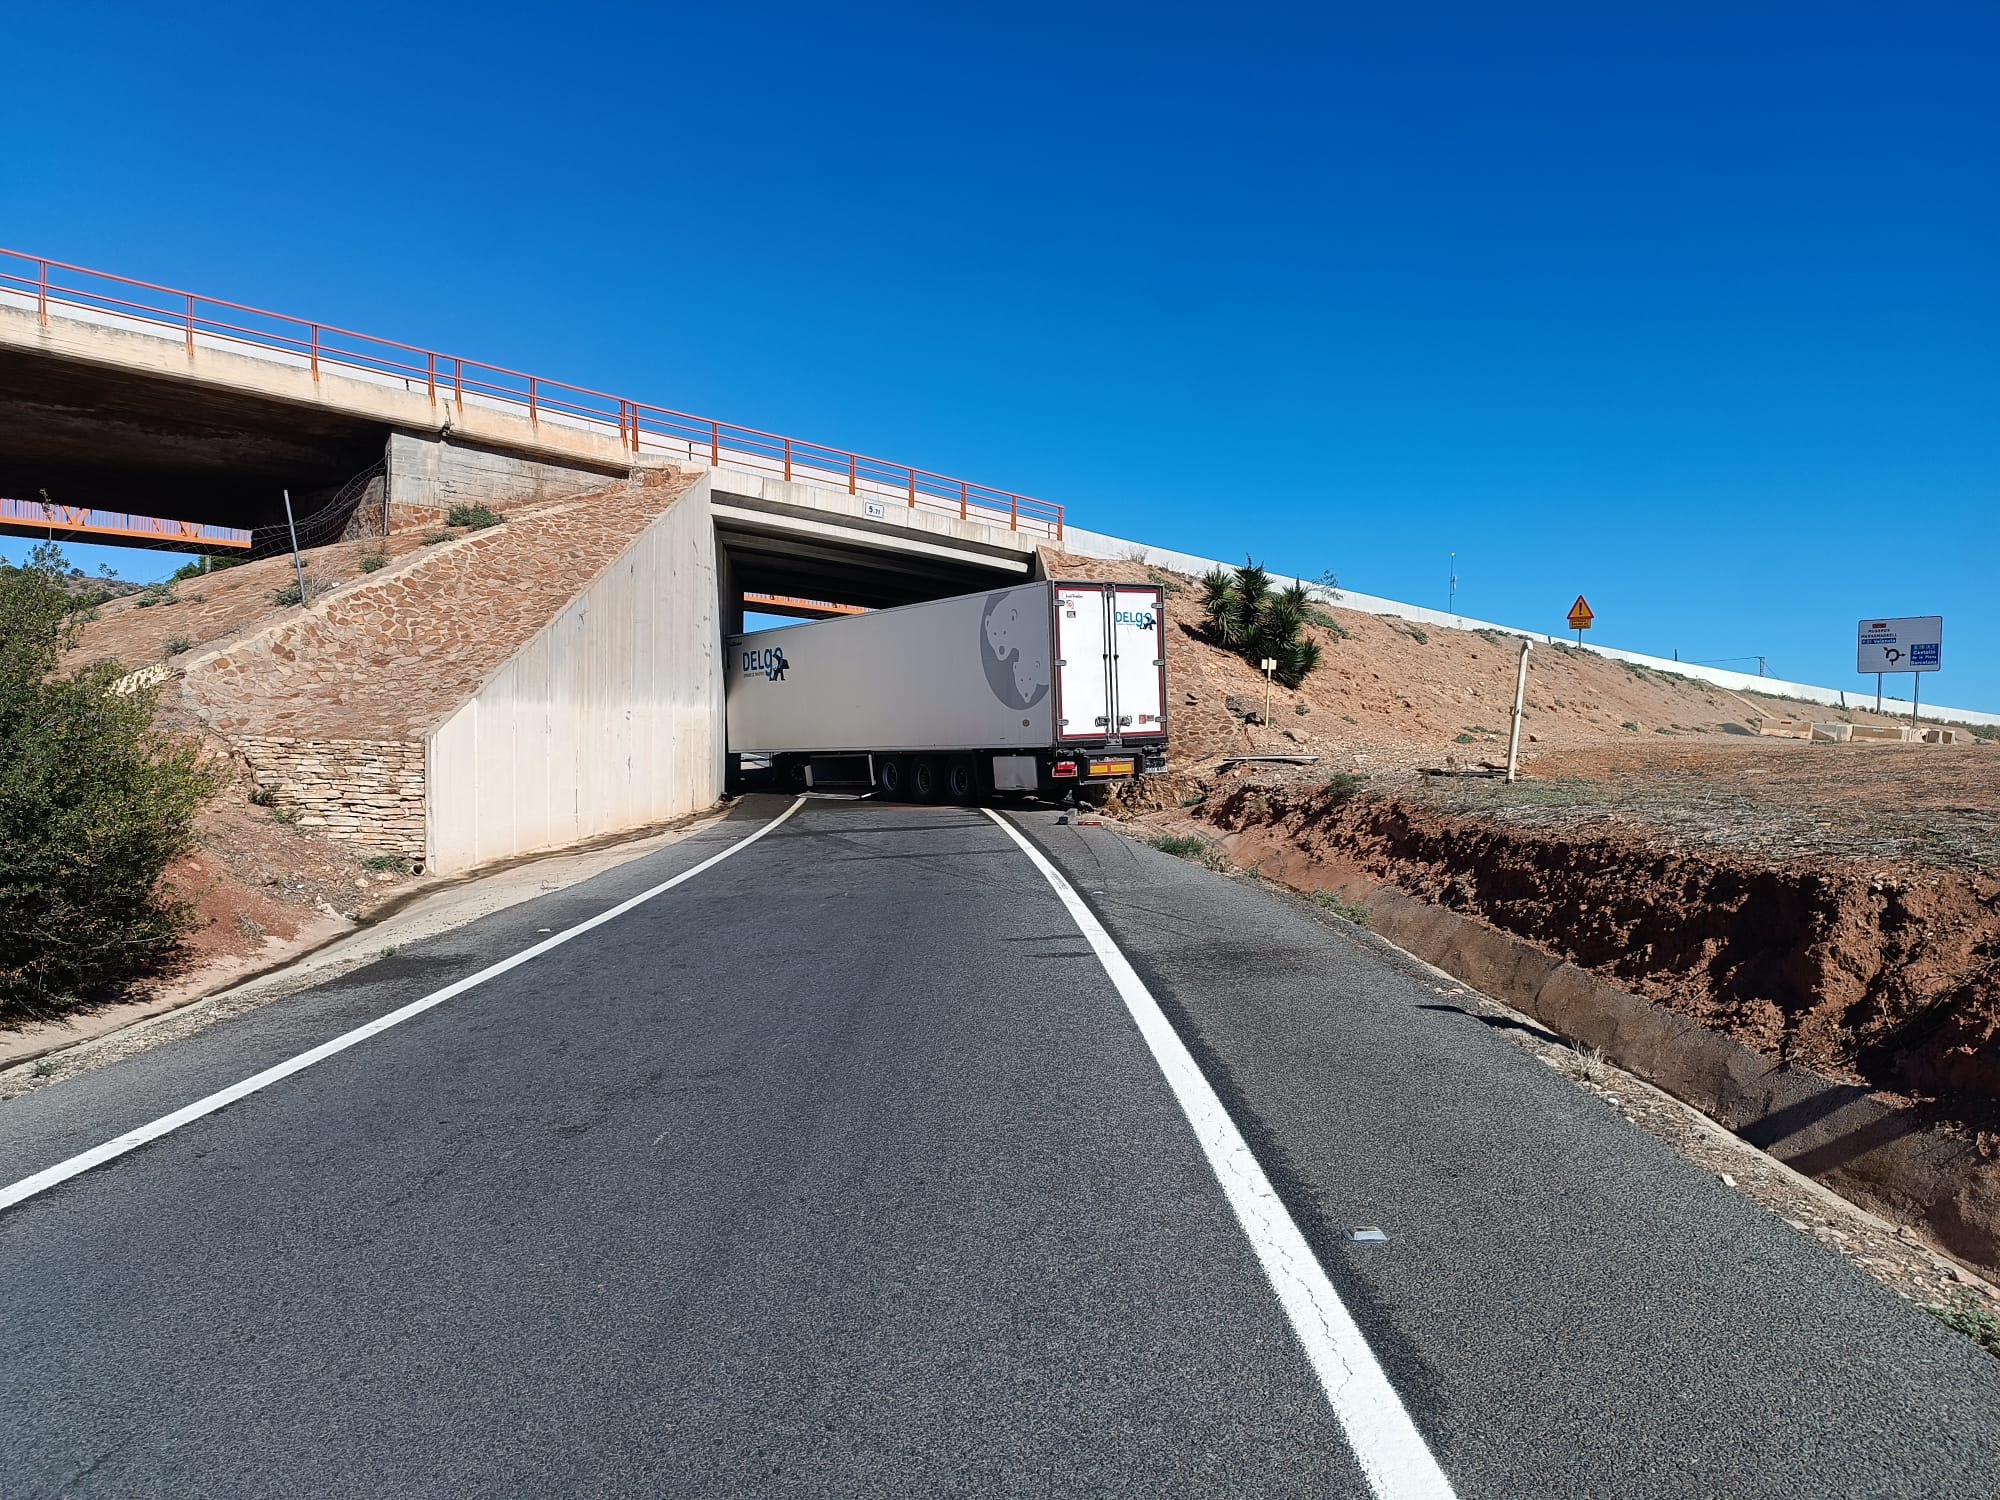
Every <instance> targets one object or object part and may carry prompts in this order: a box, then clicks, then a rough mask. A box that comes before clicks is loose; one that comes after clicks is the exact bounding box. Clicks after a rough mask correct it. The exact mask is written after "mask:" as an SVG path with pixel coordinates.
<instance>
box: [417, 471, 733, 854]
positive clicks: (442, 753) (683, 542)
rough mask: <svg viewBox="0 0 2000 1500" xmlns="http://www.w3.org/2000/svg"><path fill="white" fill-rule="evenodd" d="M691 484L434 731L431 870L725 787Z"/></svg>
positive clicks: (699, 511) (710, 559) (694, 803)
mask: <svg viewBox="0 0 2000 1500" xmlns="http://www.w3.org/2000/svg"><path fill="white" fill-rule="evenodd" d="M718 603H719V601H718V595H717V567H716V545H715V524H714V520H713V517H712V516H711V514H710V505H709V483H708V479H707V477H706V476H704V477H703V478H702V479H700V480H699V481H697V482H696V483H695V485H694V486H693V487H692V488H690V489H689V490H688V492H687V493H686V494H684V495H682V496H681V497H680V499H679V500H678V501H677V502H675V504H674V507H673V509H671V510H669V511H668V512H667V513H666V514H665V515H663V516H661V517H660V519H659V520H657V521H655V522H654V523H653V524H652V525H651V526H650V527H648V528H647V529H646V531H645V532H644V533H642V534H641V535H640V536H639V537H638V538H637V539H636V540H635V541H634V542H633V543H632V545H631V546H630V547H628V548H627V549H626V550H625V551H624V553H622V554H621V555H620V556H619V558H618V560H617V561H616V562H614V563H612V564H611V566H610V567H608V568H607V569H605V570H604V572H602V573H600V574H599V575H598V576H597V578H596V579H594V580H593V581H592V582H591V583H590V584H589V585H588V586H587V587H586V588H585V589H584V590H583V591H582V592H581V593H579V594H578V595H577V597H576V598H575V599H573V600H572V601H571V602H570V603H569V605H568V606H567V607H565V608H564V610H563V612H562V614H561V615H559V616H558V617H557V618H556V619H555V620H554V621H553V622H551V623H550V624H549V625H548V626H547V627H546V628H545V629H544V630H543V631H542V632H541V633H540V634H539V635H537V636H536V637H535V638H534V639H533V640H532V641H530V642H529V643H528V644H527V645H526V646H524V647H523V648H522V649H521V651H520V652H519V653H518V654H517V655H516V656H515V657H514V658H513V659H512V660H511V661H509V662H508V663H507V664H506V665H505V666H503V667H502V668H501V669H500V670H499V671H498V672H497V673H496V674H495V675H494V676H493V678H492V679H491V680H490V681H488V682H487V684H486V685H485V686H484V687H483V688H481V689H480V690H479V692H478V693H477V694H475V695H474V696H473V698H472V699H471V700H470V701H469V702H467V703H466V704H465V705H464V706H463V707H461V708H460V709H458V710H457V711H456V712H455V713H453V714H452V716H451V717H450V718H449V719H447V720H446V721H445V722H444V723H443V724H442V725H440V726H439V727H438V728H437V729H436V730H435V731H433V733H432V734H431V736H430V740H429V745H428V756H427V771H428V776H427V780H428V783H429V791H430V831H429V857H428V858H429V868H430V869H431V870H432V871H433V872H436V873H440V874H450V873H452V872H453V871H458V870H465V869H469V868H471V867H472V866H474V865H481V864H486V863H489V862H490V861H493V860H497V859H506V858H509V857H511V856H513V855H516V854H526V853H530V852H532V851H534V850H538V849H554V848H560V847H562V846H563V845H566V844H574V843H577V842H580V841H582V840H584V839H590V838H595V837H598V836H600V835H603V834H609V833H618V832H622V831H624V830H627V829H633V828H641V827H644V826H646V825H647V824H650V823H658V822H662V821H664V820H666V819H668V818H674V817H679V816H681V815H683V814H685V813H689V812H694V811H697V810H699V809H700V808H703V807H706V806H708V805H709V804H710V803H712V802H714V801H715V800H716V799H717V798H718V797H719V796H721V795H722V784H723V783H722V770H723V716H722V638H721V630H720V622H719V621H718V619H717V608H718Z"/></svg>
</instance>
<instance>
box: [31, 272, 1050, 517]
mask: <svg viewBox="0 0 2000 1500" xmlns="http://www.w3.org/2000/svg"><path fill="white" fill-rule="evenodd" d="M0 299H4V300H7V301H12V302H16V303H21V302H32V303H33V304H34V306H35V309H36V312H37V314H38V315H39V316H40V318H41V320H42V321H43V322H44V323H46V322H47V321H48V319H49V316H50V313H51V309H55V310H57V311H59V312H60V313H61V314H62V315H65V316H71V317H75V316H82V317H85V318H93V317H94V318H97V319H102V320H105V321H110V322H113V323H116V322H127V321H138V322H140V323H144V324H147V325H149V326H150V327H152V328H154V329H157V330H159V331H161V332H163V333H165V334H167V335H168V336H172V335H174V334H178V335H179V336H180V337H181V338H182V339H183V341H184V342H185V343H186V346H187V351H188V353H189V355H192V354H193V353H194V352H195V350H196V349H197V348H200V347H211V348H213V347H228V346H232V345H234V346H241V347H244V348H250V349H255V350H257V351H258V352H259V354H260V355H261V356H262V357H265V358H271V357H276V358H278V359H280V360H282V361H284V362H286V363H288V364H292V365H294V366H297V367H300V368H304V369H308V370H310V371H311V373H312V377H313V378H314V379H315V380H317V379H319V377H320V373H321V371H322V370H323V369H325V368H327V367H333V368H336V369H337V370H338V371H339V373H341V374H343V375H348V376H353V375H356V374H359V375H360V376H361V377H362V378H365V379H369V380H372V381H375V382H378V383H383V382H387V383H395V384H400V385H401V386H402V387H403V388H404V389H405V390H408V391H419V390H420V391H423V392H424V393H425V394H426V395H427V396H428V397H429V399H430V401H431V402H432V403H433V404H436V403H438V402H441V401H450V402H454V403H456V404H458V405H459V406H461V407H463V406H464V404H465V403H466V402H468V401H470V402H472V403H474V404H475V405H484V406H490V407H502V408H507V409H513V410H516V411H522V412H525V414H526V415H527V417H528V420H529V421H530V422H536V423H538V422H541V421H544V420H546V421H550V422H557V423H562V424H565V425H575V426H582V427H585V428H587V429H591V430H601V431H603V432H605V433H606V434H607V435H609V434H611V433H613V432H615V433H616V434H617V438H618V441H619V443H620V444H621V446H623V447H624V448H625V449H626V450H627V451H628V452H630V453H631V454H633V455H634V456H635V457H637V456H639V455H641V454H643V453H646V452H649V451H650V452H656V453H666V454H672V455H677V456H685V457H687V458H689V459H692V460H694V461H697V462H701V461H706V462H708V463H710V464H713V465H718V466H719V465H722V464H724V463H727V464H729V465H730V466H732V467H739V468H748V469H753V470H756V471H759V472H763V473H769V474H773V475H777V476H780V477H782V478H784V479H787V480H799V481H804V482H809V483H813V484H821V485H828V486H833V487H840V486H843V485H844V486H845V487H846V490H847V493H848V494H850V495H855V496H866V497H868V498H869V499H871V500H877V501H880V502H881V503H882V504H883V505H885V506H887V505H889V504H891V503H895V504H900V505H903V506H906V507H908V508H911V509H924V510H932V511H941V512H945V513H948V514H956V515H957V516H958V517H959V518H960V519H962V520H974V521H981V522H984V523H986V524H988V525H995V526H997V525H1005V526H1007V527H1008V528H1009V529H1010V530H1014V531H1030V532H1034V533H1036V534H1038V535H1045V536H1049V537H1053V538H1055V539H1057V540H1060V539H1061V538H1062V534H1063V507H1062V506H1060V505H1057V504H1055V503H1054V502H1052V501H1047V500H1038V499H1035V498H1034V497H1033V496H1029V495H1021V494H1017V493H1015V492H1013V491H1010V490H1002V489H997V488H995V487H993V486H991V485H984V484H974V483H973V482H971V481H970V480H966V479H957V478H953V477H951V476H950V475H945V474H937V473H933V472H931V471H929V470H927V469H919V468H914V467H912V466H911V465H908V464H898V463H894V462H891V461H890V460H888V459H882V458H873V457H870V456H868V455H867V454H862V453H853V452H850V451H848V450H847V449H844V448H832V447H828V446H826V445H825V444H821V443H812V442H807V441H805V440H804V439H801V438H792V437H786V436H784V435H783V434H781V433H774V432H765V431H763V430H761V429H759V428H755V427H743V426H739V425H738V424H736V423H733V422H723V421H718V420H716V419H715V418H712V417H700V416H695V415H693V414H691V413H688V412H679V411H674V410H671V409H670V408H667V407H662V406H653V405H650V404H648V403H646V402H642V401H633V400H630V399H628V398H625V397H622V396H614V395H611V394H609V393H608V392H605V391H597V390H592V389H590V388H589V387H588V386H580V385H572V384H570V383H569V382H567V381H561V380H549V379H546V378H545V377H542V376H538V375H531V374H528V373H527V372H526V371H523V370H513V369H509V368H507V367H506V366H504V365H494V364H487V363H485V362H483V361H479V360H470V359H465V358H463V357H461V356H459V355H452V354H442V353H439V352H438V351H436V350H431V349H424V348H420V347H418V346H417V345H415V344H405V343H401V342H399V341H397V340H395V339H385V338H379V337H377V336H375V335H373V334H365V333H357V332H355V331H354V330H352V329H348V328H340V327H337V326H335V325H333V324H330V323H318V322H313V321H310V320H308V319H304V318H295V317H292V316H290V315H288V314H285V313H274V312H269V311H266V310H265V309H263V308H257V307H250V306H247V305H246V304H243V303H240V302H225V301H222V300H220V299H219V298H215V297H203V296H199V295H197V294H196V293H194V292H187V291H182V290H179V289H178V288H175V287H166V286H160V285H158V284H156V283H154V282H149V281H135V280H133V279H132V278H131V277H129V276H115V275H112V274H111V273H109V272H106V271H93V270H90V269H89V268H88V267H85V266H75V265H69V264H67V263H65V262H63V261H56V260H48V259H46V258H44V257H41V256H32V255H24V254H22V253H20V252H19V251H15V250H4V249H0ZM1003 518H1004V520H1003Z"/></svg>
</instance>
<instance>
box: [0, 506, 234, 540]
mask: <svg viewBox="0 0 2000 1500" xmlns="http://www.w3.org/2000/svg"><path fill="white" fill-rule="evenodd" d="M0 531H5V532H8V533H10V534H12V535H15V536H50V535H56V534H60V535H61V536H63V537H65V538H79V539H83V540H88V539H89V538H91V537H103V538H105V539H106V540H108V541H113V542H118V541H147V542H154V543H162V544H166V545H169V546H171V545H173V544H174V543H177V542H179V543H184V544H187V545H190V546H197V547H233V548H239V549H241V550H242V551H244V552H248V551H249V550H250V533H249V532H247V531H244V530H241V529H239V528H237V527H234V526H205V525H202V524H201V523H200V522H197V521H165V520H161V519H160V518H159V517H158V516H134V515H127V514H126V513H125V512H123V511H114V510H92V509H91V508H90V507H89V506H87V505H50V504H48V503H47V502H45V501H41V500H8V499H4V498H0Z"/></svg>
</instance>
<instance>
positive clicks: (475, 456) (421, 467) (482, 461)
mask: <svg viewBox="0 0 2000 1500" xmlns="http://www.w3.org/2000/svg"><path fill="white" fill-rule="evenodd" d="M388 469H389V504H390V506H391V507H392V510H400V508H401V507H404V506H418V507H422V508H424V509H425V510H428V511H440V512H441V511H444V510H447V509H449V508H450V507H451V506H454V505H495V506H500V505H515V504H519V503H521V502H524V501H539V500H567V499H569V498H570V497H571V496H574V495H587V494H591V493H593V492H594V491H597V490H601V489H603V488H604V486H605V485H606V484H608V483H609V482H610V481H611V480H612V479H614V478H617V477H619V476H620V475H622V474H624V473H625V472H626V471H625V470H624V469H622V468H621V469H616V470H603V469H595V468H579V467H577V466H576V465H573V464H560V463H546V462H543V461H541V460H538V459H533V458H523V457H522V456H520V455H519V454H514V453H503V452H501V451H500V450H499V449H497V448H482V447H478V446H476V445H473V444H469V443H460V442H453V441H451V440H450V439H448V438H443V439H440V438H435V437H430V436H426V435H414V434H411V433H407V432H394V433H391V434H390V435H389V447H388ZM379 505H380V500H379V497H378V498H377V506H378V510H379ZM443 519H444V517H443V516H442V515H434V516H431V517H429V522H430V524H436V523H437V522H439V521H442V520H443Z"/></svg>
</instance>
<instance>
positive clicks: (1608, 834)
mask: <svg viewBox="0 0 2000 1500" xmlns="http://www.w3.org/2000/svg"><path fill="white" fill-rule="evenodd" d="M1199 812H1200V816H1202V817H1203V818H1204V819H1205V820H1207V821H1208V822H1210V823H1213V824H1214V825H1216V826H1217V827H1219V828H1222V829H1225V830H1228V831H1230V832H1232V833H1236V834H1240V835H1244V836H1245V837H1246V838H1248V839H1250V842H1249V843H1247V844H1245V846H1244V848H1245V849H1249V850H1253V851H1254V848H1255V847H1256V846H1257V845H1258V844H1260V843H1264V842H1266V841H1272V842H1271V847H1277V845H1278V844H1280V843H1281V844H1282V845H1283V846H1285V847H1287V848H1289V849H1291V850H1296V851H1299V852H1302V853H1304V854H1306V855H1308V856H1309V857H1311V858H1312V859H1313V860H1315V861H1316V862H1318V863H1320V864H1322V865H1324V866H1325V867H1326V869H1327V873H1328V874H1329V876H1337V875H1341V874H1358V875H1361V876H1363V877H1365V878H1368V879H1371V880H1374V881H1377V882H1380V883H1382V884H1386V885H1393V886H1396V887H1399V888H1400V889H1402V890H1404V891H1407V892H1409V893H1410V894H1411V895H1413V896H1416V897H1418V898H1419V899H1421V900H1424V901H1427V902H1431V903H1433V904H1435V905H1439V906H1443V907H1446V908H1449V909H1451V910H1454V911H1457V912H1461V913H1464V914H1467V915H1470V916H1474V917H1477V918H1479V919H1481V920H1483V921H1485V922H1487V923H1490V924H1491V925H1493V926H1494V927H1497V928H1500V929H1501V930H1503V931H1506V932H1509V933H1513V934H1515V935H1516V936H1518V937H1522V938H1525V939H1527V940H1528V941H1530V942H1532V943H1535V944H1536V945H1538V946H1540V947H1542V948H1544V949H1546V950H1547V951H1549V952H1551V953H1555V954H1558V955H1560V956H1562V957H1564V958H1567V959H1568V960H1569V961H1570V962H1572V963H1574V964H1577V965H1578V966H1580V967H1582V968H1586V969H1590V970H1592V971H1594V972H1595V973H1597V974H1599V975H1600V976H1602V977H1603V978H1605V979H1606V980H1608V981H1610V982H1612V983H1614V984H1616V985H1618V986H1620V987H1622V988H1624V989H1627V990H1630V991H1633V992H1634V993H1637V994H1640V995H1643V996H1645V997H1646V998H1647V999H1650V1000H1653V1001H1655V1002H1657V1003H1659V1004H1661V1005H1664V1006H1666V1007H1668V1008H1669V1009H1671V1010H1674V1011H1676V1012H1678V1013H1680V1014H1682V1015H1685V1016H1687V1017H1689V1018H1690V1019H1693V1020H1695V1021H1698V1022H1700V1023H1702V1024H1703V1025H1705V1026H1708V1027H1710V1028H1713V1029H1715V1030H1717V1031H1721V1032H1724V1033H1726V1034H1728V1035H1730V1036H1733V1037H1735V1038H1736V1039H1738V1040H1739V1041H1741V1042H1743V1043H1745V1044H1746V1045H1749V1046H1751V1047H1754V1048H1755V1049H1757V1050H1758V1051H1760V1052H1762V1053H1764V1054H1766V1055H1768V1056H1772V1057H1776V1058H1779V1059H1782V1060H1784V1061H1787V1062H1792V1063H1796V1064H1800V1065H1803V1066H1806V1067H1809V1068H1812V1069H1814V1070H1816V1071H1818V1072H1821V1073H1825V1074H1829V1075H1831V1076H1834V1077H1836V1078H1842V1079H1845V1080H1847V1081H1850V1082H1855V1083H1859V1084H1863V1085H1865V1086H1867V1087H1868V1088H1870V1089H1873V1090H1876V1091H1879V1092H1882V1093H1886V1094H1891V1095H1895V1096H1899V1098H1900V1100H1901V1101H1903V1102H1905V1103H1907V1104H1908V1105H1909V1106H1910V1107H1911V1108H1913V1109H1914V1110H1915V1111H1916V1112H1917V1113H1918V1114H1920V1115H1921V1116H1922V1117H1924V1118H1925V1119H1926V1121H1927V1122H1929V1123H1932V1124H1935V1125H1943V1126H1945V1127H1947V1128H1952V1127H1958V1128H1964V1129H1967V1130H1969V1131H1970V1132H1971V1133H1972V1134H1973V1135H1974V1136H1976V1137H1979V1138H1980V1145H1981V1146H1982V1148H1985V1149H1983V1150H1982V1153H1981V1154H1985V1150H1986V1149H1992V1148H1993V1147H1994V1146H2000V1134H1997V1133H2000V876H1996V875H1995V874H1993V873H1991V872H1981V871H1953V870H1939V869H1928V868H1924V867H1921V866H1898V867H1895V868H1887V869H1885V868H1855V869H1852V870H1842V869H1839V868H1831V869H1830V868H1829V867H1828V866H1827V865H1826V864H1824V863H1821V864H1818V865H1816V866H1808V865H1804V864H1786V863H1782V862H1762V861H1755V860H1750V859H1736V858H1732V857H1730V856H1728V855H1726V854H1720V853H1702V854H1698V855H1697V854H1690V853H1686V852H1675V851H1671V850H1662V849H1660V848H1658V847H1656V846H1653V845H1649V844H1648V843H1647V842H1645V841H1643V839H1642V838H1640V837H1638V836H1622V835H1620V834H1619V833H1618V832H1616V831H1615V830H1614V831H1603V832H1599V831H1595V830H1593V831H1591V832H1589V833H1576V832H1561V831H1555V830H1548V829H1535V828H1516V827H1509V826H1507V825H1505V824H1502V823H1499V822H1494V821H1488V820H1484V819H1479V818H1468V817H1465V816H1462V815H1458V814H1454V813H1450V812H1445V811H1442V810H1440V809H1437V808H1434V807H1427V806H1424V805H1423V804H1421V803H1420V802H1414V801H1411V800H1409V799H1407V798H1402V797H1364V798H1344V797H1343V796H1342V795H1341V794H1340V793H1339V792H1338V791H1334V790H1329V789H1327V788H1325V787H1316V786H1310V785H1304V784H1298V785H1289V786H1287V785H1279V786H1261V787H1260V786H1237V787H1232V788H1223V789H1217V790H1216V791H1214V792H1213V793H1211V795H1210V796H1209V797H1208V799H1207V800H1206V802H1205V803H1204V805H1203V806H1202V807H1201V808H1200V809H1199ZM1243 857H1244V853H1243V851H1242V850H1239V852H1238V858H1239V859H1242V858H1243Z"/></svg>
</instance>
